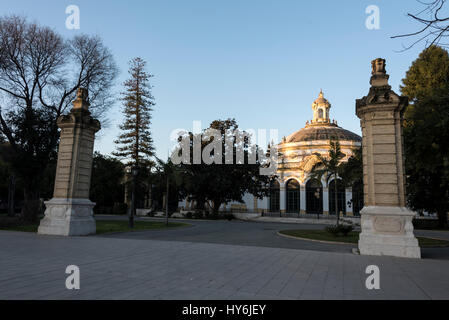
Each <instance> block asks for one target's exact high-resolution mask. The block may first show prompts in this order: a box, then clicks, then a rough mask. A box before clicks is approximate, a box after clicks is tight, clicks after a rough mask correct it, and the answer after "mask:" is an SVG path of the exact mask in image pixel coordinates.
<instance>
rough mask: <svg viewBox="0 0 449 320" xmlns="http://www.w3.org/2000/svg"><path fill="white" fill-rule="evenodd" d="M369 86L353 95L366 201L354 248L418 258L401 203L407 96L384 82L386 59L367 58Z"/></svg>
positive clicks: (407, 213)
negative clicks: (365, 92) (364, 92)
mask: <svg viewBox="0 0 449 320" xmlns="http://www.w3.org/2000/svg"><path fill="white" fill-rule="evenodd" d="M371 64H372V76H371V81H370V84H371V88H370V90H369V93H368V95H367V96H365V97H363V98H362V99H358V100H356V114H357V116H358V117H359V118H360V124H361V127H362V144H363V184H364V196H365V199H364V200H365V206H364V208H363V209H362V211H361V212H360V214H361V227H362V232H361V233H360V239H359V250H360V253H361V254H366V255H388V256H396V257H409V258H420V257H421V250H420V248H419V246H418V240H417V239H416V238H415V236H414V234H413V224H412V220H413V217H414V215H415V214H414V212H412V211H410V210H408V209H407V208H406V207H405V191H404V189H405V185H404V180H405V178H404V157H403V137H402V122H403V118H402V115H403V111H404V109H405V107H406V106H407V105H408V98H407V97H403V96H398V95H397V94H396V93H395V92H394V91H393V90H391V86H389V85H388V78H389V76H388V74H387V73H386V71H385V60H384V59H381V58H378V59H375V60H373V61H372V63H371Z"/></svg>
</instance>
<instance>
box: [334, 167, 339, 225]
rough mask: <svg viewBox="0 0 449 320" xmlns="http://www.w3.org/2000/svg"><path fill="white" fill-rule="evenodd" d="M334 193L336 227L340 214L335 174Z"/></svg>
mask: <svg viewBox="0 0 449 320" xmlns="http://www.w3.org/2000/svg"><path fill="white" fill-rule="evenodd" d="M334 192H335V214H336V215H337V226H338V224H339V223H340V212H338V189H337V174H335V175H334Z"/></svg>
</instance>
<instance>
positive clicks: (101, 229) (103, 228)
mask: <svg viewBox="0 0 449 320" xmlns="http://www.w3.org/2000/svg"><path fill="white" fill-rule="evenodd" d="M96 224H97V234H103V233H109V232H129V231H142V230H162V229H172V228H179V227H186V226H189V224H188V223H181V222H169V224H168V227H167V226H166V225H165V221H164V222H161V221H134V228H133V229H130V228H129V227H128V221H121V220H97V221H96ZM38 226H39V224H31V225H25V226H20V225H19V226H17V225H11V226H0V230H8V231H22V232H37V228H38Z"/></svg>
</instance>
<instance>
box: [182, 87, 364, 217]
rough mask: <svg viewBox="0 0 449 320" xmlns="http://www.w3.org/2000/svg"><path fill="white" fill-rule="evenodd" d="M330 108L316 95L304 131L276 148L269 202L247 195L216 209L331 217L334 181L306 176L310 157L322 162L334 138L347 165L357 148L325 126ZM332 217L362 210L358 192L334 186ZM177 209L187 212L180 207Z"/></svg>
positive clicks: (344, 133) (347, 134)
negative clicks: (310, 118) (320, 158)
mask: <svg viewBox="0 0 449 320" xmlns="http://www.w3.org/2000/svg"><path fill="white" fill-rule="evenodd" d="M330 108H331V104H330V103H329V101H328V100H327V99H325V98H324V94H323V92H322V91H321V92H320V93H319V96H318V98H317V99H316V100H315V101H314V102H313V103H312V111H313V118H312V120H311V121H307V122H306V125H305V127H304V128H302V129H300V130H298V131H296V132H293V133H292V134H290V135H289V136H287V137H284V138H283V139H282V141H281V142H280V143H279V144H277V145H276V147H277V152H278V166H277V172H276V179H275V181H274V183H272V184H271V186H270V196H269V197H265V198H263V199H258V198H256V197H254V196H253V195H251V194H246V195H245V196H244V197H243V201H244V203H243V204H242V203H238V202H231V203H227V204H225V205H222V207H221V210H223V211H235V212H245V211H246V212H258V213H262V214H263V215H264V216H265V215H266V216H268V215H273V216H277V217H279V216H281V217H282V216H292V217H297V216H298V215H299V214H314V215H317V214H324V215H329V214H335V212H336V210H335V192H330V191H329V190H334V181H333V179H330V181H326V178H325V177H323V178H322V179H321V181H319V180H317V179H313V178H312V177H311V170H312V168H313V166H314V164H315V163H316V162H317V161H318V157H317V156H316V155H315V153H320V154H321V155H323V156H327V155H328V154H329V148H330V146H329V140H330V139H331V138H334V139H335V138H337V139H338V140H339V142H340V147H341V152H342V153H344V154H345V157H344V158H343V159H342V161H347V160H348V159H349V158H350V157H351V155H352V154H353V151H354V149H356V148H359V147H360V146H361V145H362V138H361V137H360V136H359V135H357V134H355V133H353V132H351V131H348V130H346V129H343V128H341V127H339V126H338V124H337V122H336V121H331V120H330V117H329V111H330ZM337 189H338V192H337V193H338V195H337V202H338V209H337V212H340V213H343V214H346V215H349V216H351V215H354V214H358V213H359V211H360V209H361V208H362V207H363V191H362V190H363V188H362V186H356V187H355V188H354V190H353V188H352V187H350V188H345V186H343V184H341V183H340V184H339V183H337ZM180 207H181V208H187V209H188V208H190V207H191V205H190V204H189V203H187V202H186V201H183V202H181V203H180Z"/></svg>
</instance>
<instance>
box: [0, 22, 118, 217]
mask: <svg viewBox="0 0 449 320" xmlns="http://www.w3.org/2000/svg"><path fill="white" fill-rule="evenodd" d="M116 75H117V67H116V65H115V63H114V60H113V57H112V55H111V53H110V52H109V50H108V49H107V48H106V47H105V46H104V45H103V43H102V41H101V39H100V38H98V37H90V36H86V35H77V36H75V37H74V38H72V39H70V40H65V39H63V38H62V37H61V36H60V35H59V34H57V33H56V32H55V31H53V30H52V29H50V28H48V27H45V26H41V25H39V24H37V23H30V22H28V21H27V20H26V19H25V18H22V17H17V16H5V17H1V18H0V94H1V95H2V98H3V99H2V101H3V102H4V104H3V105H0V135H1V136H4V137H6V139H7V140H8V143H9V144H10V146H11V148H12V150H13V153H14V158H13V160H12V162H11V164H12V170H13V172H14V173H15V175H16V176H17V177H18V179H20V180H22V181H23V182H24V184H23V186H24V198H25V204H24V207H23V209H22V215H23V218H24V219H25V220H27V221H30V222H34V221H36V219H37V213H38V212H39V207H40V202H39V197H40V191H41V188H42V185H43V184H42V183H43V181H44V179H43V175H44V174H45V172H46V168H47V167H48V165H49V163H50V162H51V159H52V154H53V153H54V152H55V150H56V147H57V144H58V140H59V131H58V127H57V125H56V119H57V118H58V117H59V116H61V115H62V114H64V113H66V112H67V111H68V110H69V108H70V104H71V102H72V101H73V99H74V98H75V95H76V90H77V89H78V88H79V87H84V88H86V89H88V90H89V91H90V97H91V98H90V103H91V110H92V112H93V114H94V115H95V116H96V117H103V118H104V115H105V114H106V113H105V111H106V110H107V109H108V108H109V106H110V102H111V99H110V98H109V97H110V96H111V95H110V89H111V87H112V84H113V80H114V79H115V77H116ZM25 182H26V183H25Z"/></svg>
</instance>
